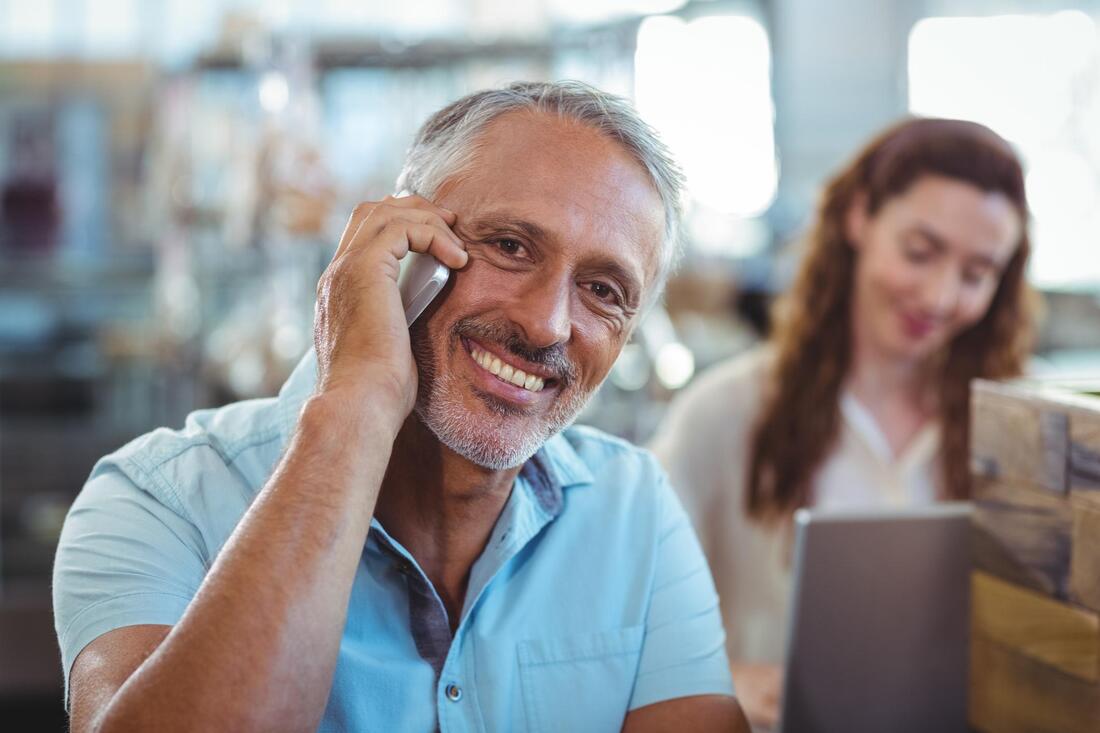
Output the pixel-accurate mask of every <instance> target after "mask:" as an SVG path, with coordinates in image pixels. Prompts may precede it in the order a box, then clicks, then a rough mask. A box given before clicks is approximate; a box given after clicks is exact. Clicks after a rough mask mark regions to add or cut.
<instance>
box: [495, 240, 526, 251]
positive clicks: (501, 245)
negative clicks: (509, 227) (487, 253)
mask: <svg viewBox="0 0 1100 733" xmlns="http://www.w3.org/2000/svg"><path fill="white" fill-rule="evenodd" d="M496 245H497V249H499V250H500V251H501V252H503V253H504V254H506V255H517V254H519V253H520V252H521V251H522V250H523V245H522V244H520V243H519V242H518V241H516V240H515V239H498V240H497V241H496Z"/></svg>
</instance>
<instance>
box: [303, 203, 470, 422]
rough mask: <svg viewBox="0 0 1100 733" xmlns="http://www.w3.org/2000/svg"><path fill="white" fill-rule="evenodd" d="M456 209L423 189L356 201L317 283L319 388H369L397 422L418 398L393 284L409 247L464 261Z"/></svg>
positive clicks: (453, 262) (455, 263)
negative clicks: (456, 230)
mask: <svg viewBox="0 0 1100 733" xmlns="http://www.w3.org/2000/svg"><path fill="white" fill-rule="evenodd" d="M454 223H455V215H454V213H453V212H450V211H448V210H446V209H443V208H440V207H438V206H436V205H434V204H432V203H431V202H430V201H428V200H426V199H424V198H421V197H420V196H404V197H401V198H394V197H386V198H385V199H383V200H382V201H366V202H363V203H361V204H359V205H358V206H356V207H355V211H354V212H353V213H352V215H351V219H350V220H349V221H348V225H347V227H346V228H345V229H344V234H343V236H341V238H340V246H339V247H338V248H337V250H336V254H335V255H334V256H333V258H332V262H331V263H330V264H329V266H328V268H327V269H326V270H325V272H324V274H323V275H322V276H321V280H320V282H319V283H318V285H317V315H316V319H315V322H314V343H315V345H316V347H317V372H318V381H317V392H318V394H325V393H334V392H339V393H345V394H350V395H352V399H355V398H356V397H358V396H360V395H364V394H368V393H369V394H370V396H371V404H372V405H375V406H383V405H384V406H385V407H392V409H393V410H394V411H395V412H396V413H397V414H395V415H393V418H394V419H396V420H397V421H398V422H399V423H400V422H402V421H404V419H405V417H407V416H408V414H409V412H411V411H412V407H413V404H414V403H415V401H416V383H417V379H416V364H415V363H414V362H413V358H412V352H411V349H410V346H409V331H408V327H407V326H406V325H405V311H404V308H403V307H402V305H401V296H400V293H399V292H398V289H397V275H398V273H399V271H400V260H401V258H403V257H404V256H405V255H406V254H407V253H408V252H409V250H413V251H416V252H425V253H428V254H431V255H432V256H434V257H435V258H436V259H437V260H439V261H440V262H442V263H443V264H444V265H446V266H447V267H450V268H452V269H459V268H462V267H464V266H465V265H466V261H467V255H466V246H465V244H464V243H463V242H462V240H461V239H459V238H458V237H457V236H456V235H455V234H454V232H452V231H451V228H450V227H451V226H452V225H453V224H454Z"/></svg>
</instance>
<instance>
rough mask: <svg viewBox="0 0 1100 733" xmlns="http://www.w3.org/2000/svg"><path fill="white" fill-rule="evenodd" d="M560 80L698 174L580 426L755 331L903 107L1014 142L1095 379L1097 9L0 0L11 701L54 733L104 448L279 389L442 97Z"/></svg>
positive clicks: (0, 323) (670, 382)
mask: <svg viewBox="0 0 1100 733" xmlns="http://www.w3.org/2000/svg"><path fill="white" fill-rule="evenodd" d="M561 78H574V79H581V80H584V81H587V82H590V83H592V84H595V85H597V86H600V87H602V88H604V89H606V90H609V91H613V92H617V93H619V94H623V95H626V96H628V97H631V98H632V99H634V100H635V102H636V104H637V105H638V107H639V108H640V110H641V111H642V113H643V115H645V116H646V117H647V118H648V119H649V121H650V122H651V123H653V124H654V126H656V127H657V128H658V129H659V130H660V132H661V133H662V134H663V136H664V137H665V139H666V141H667V142H668V143H670V145H671V147H672V148H673V150H674V152H675V153H676V155H677V156H678V158H679V159H680V161H681V162H682V164H683V166H684V168H685V170H686V172H687V176H688V182H689V194H690V201H689V205H688V227H687V250H686V254H685V258H684V261H683V266H682V267H681V269H680V272H679V274H678V275H677V276H676V277H675V278H674V279H673V280H672V282H671V283H670V286H669V291H668V295H667V297H666V300H665V304H664V307H662V308H657V309H655V310H654V311H653V313H652V314H651V315H650V317H649V318H648V320H647V322H646V323H645V325H644V327H643V328H642V329H640V330H639V332H638V334H637V336H636V337H635V339H634V341H633V342H632V343H631V344H629V345H628V347H627V348H626V349H625V350H624V352H623V354H622V357H621V358H620V360H619V362H618V363H617V364H616V366H615V369H614V371H613V373H612V375H611V377H610V379H609V380H608V383H607V384H606V385H605V387H604V388H603V390H602V391H601V393H600V394H599V396H598V398H597V401H596V403H595V405H594V406H593V407H592V408H591V409H590V410H589V411H588V412H587V413H586V415H585V416H584V418H583V420H584V421H586V422H590V423H593V424H596V425H599V426H600V427H603V428H605V429H607V430H610V431H612V432H615V433H617V434H620V435H623V436H626V437H628V438H632V439H636V440H642V439H644V438H646V437H648V435H649V434H650V432H651V431H652V429H653V426H654V425H655V423H656V421H657V420H658V419H659V418H660V415H661V413H662V411H663V409H664V406H665V405H666V404H667V401H668V399H669V398H670V397H671V395H672V394H673V393H674V392H675V391H676V390H677V389H679V388H681V387H682V386H683V385H685V384H686V383H687V382H689V381H690V380H691V378H692V377H693V376H694V375H695V374H696V373H698V372H699V371H700V370H702V369H705V368H706V367H707V366H708V365H709V364H712V363H713V362H715V361H717V360H718V359H720V358H723V357H725V356H728V355H730V354H732V353H735V352H736V351H739V350H742V349H744V348H746V347H747V346H749V345H751V344H752V343H753V342H754V341H756V340H758V339H759V338H760V336H761V335H762V334H763V333H765V332H766V330H767V325H768V324H767V308H768V304H769V302H770V300H771V299H772V297H773V295H774V294H775V293H777V292H778V291H780V290H782V289H783V288H784V287H785V285H786V284H787V283H788V282H789V279H790V277H791V274H792V271H793V268H794V266H795V264H796V263H797V258H798V248H797V239H798V235H799V234H800V232H801V230H802V227H803V226H804V225H805V223H806V221H807V219H808V216H809V214H810V212H811V209H812V206H813V204H814V199H815V195H816V192H817V191H818V189H819V186H820V184H821V183H822V181H823V179H824V177H825V176H827V175H828V174H829V173H830V172H831V171H832V170H833V169H834V168H835V167H836V166H838V165H839V164H840V163H841V162H842V161H843V160H845V159H846V158H847V156H849V155H850V154H851V153H852V152H853V151H854V150H855V149H856V147H857V146H859V145H860V144H861V143H862V141H863V140H864V139H865V138H866V137H867V136H868V135H869V134H871V133H872V132H874V131H875V130H877V129H878V128H880V127H882V126H884V125H886V124H887V123H889V122H891V121H893V120H894V119H896V118H897V117H899V116H901V115H904V114H906V113H918V114H929V115H941V116H951V117H963V118H968V119H974V120H977V121H980V122H983V123H985V124H988V125H989V126H991V127H992V128H994V129H995V130H997V131H998V132H1000V133H1001V134H1002V135H1004V136H1005V137H1007V138H1008V139H1009V140H1011V141H1012V142H1013V143H1014V144H1015V145H1016V146H1017V148H1018V150H1019V151H1020V152H1021V154H1022V156H1023V158H1024V160H1025V163H1026V167H1027V185H1028V195H1029V197H1030V199H1031V202H1032V206H1033V213H1034V222H1033V226H1034V232H1035V243H1036V244H1035V255H1034V260H1033V262H1032V267H1031V277H1032V279H1033V281H1034V283H1035V284H1036V285H1038V286H1039V287H1040V288H1041V289H1042V290H1043V291H1044V294H1045V297H1046V303H1047V308H1046V320H1045V323H1044V326H1043V330H1042V338H1041V340H1040V348H1039V351H1038V353H1037V354H1036V358H1035V368H1036V369H1037V370H1045V371H1055V372H1063V373H1067V374H1070V373H1072V375H1074V376H1076V375H1081V374H1087V373H1092V374H1096V373H1097V372H1100V205H1098V204H1100V0H1095V1H1093V2H1075V3H1069V2H1059V1H1056V0H1050V1H1044V0H1032V1H1027V0H951V2H948V1H947V0H831V1H830V2H821V1H820V0H710V1H706V0H688V1H687V2H683V1H680V0H403V2H399V3H371V2H363V1H362V0H310V1H309V2H302V1H299V0H281V1H280V0H269V1H266V2H259V1H258V0H206V1H200V0H0V720H3V721H26V722H25V726H26V727H21V728H18V729H19V730H24V729H25V730H60V729H63V726H64V716H63V712H62V708H61V699H62V693H61V687H60V685H61V682H60V680H61V677H60V668H59V667H60V665H59V661H58V653H57V650H56V643H55V641H54V637H53V629H52V619H51V615H50V607H49V583H50V568H51V564H52V559H53V553H54V547H55V543H56V539H57V535H58V532H59V529H60V526H61V523H62V520H63V518H64V515H65V512H66V510H67V508H68V506H69V504H70V503H71V501H72V499H73V497H74V496H75V494H76V492H77V491H79V489H80V487H81V485H82V483H83V481H84V479H85V478H86V476H87V474H88V472H89V470H90V469H91V467H92V465H93V463H94V462H95V460H96V459H97V458H98V457H99V456H101V455H103V454H104V453H107V452H109V451H111V450H113V449H114V448H116V447H118V446H120V445H122V444H123V443H125V442H127V441H128V440H130V439H131V438H133V437H135V436H136V435H138V434H140V433H142V432H145V431H147V430H149V429H151V428H154V427H156V426H159V425H170V426H179V425H181V424H182V421H183V418H184V416H185V415H186V414H187V412H189V411H190V410H192V409H195V408H198V407H206V406H213V405H218V404H223V403H225V402H228V401H232V400H237V399H241V398H248V397H256V396H263V395H270V394H273V393H274V392H275V391H276V390H277V388H278V386H279V385H280V384H281V382H282V380H283V379H284V377H285V376H286V375H287V374H288V372H289V370H290V369H291V367H292V366H293V365H294V363H295V362H296V361H297V359H298V358H299V357H300V355H301V354H302V353H303V352H304V351H305V349H307V348H308V347H309V345H310V343H311V336H310V328H311V321H312V303H313V293H314V284H315V282H316V279H317V276H318V275H319V274H320V272H321V270H322V269H323V268H324V266H325V264H326V262H327V260H328V258H329V256H330V255H331V253H332V252H333V250H334V249H335V243H336V241H337V239H338V237H339V233H340V231H341V229H342V228H343V225H344V223H345V221H346V218H347V216H348V214H349V212H350V210H351V208H352V206H354V204H355V203H356V202H358V201H360V200H363V199H367V198H377V197H381V196H384V195H386V194H387V193H391V192H392V187H393V182H394V179H395V176H396V174H397V171H398V169H399V167H400V163H401V159H402V156H403V154H404V151H405V148H406V147H407V146H408V144H409V142H410V141H411V138H412V135H413V133H414V131H415V129H416V128H417V126H418V125H419V124H420V123H421V122H422V121H423V119H424V118H425V117H426V115H428V114H429V113H430V112H432V111H434V110H435V109H437V108H439V107H440V106H442V105H443V104H445V103H446V102H448V101H451V100H453V99H455V98H456V97H458V96H460V95H462V94H465V93H467V92H470V91H473V90H476V89H479V88H482V87H485V86H493V85H499V84H502V83H506V82H508V81H512V80H516V79H561ZM9 730H13V728H9Z"/></svg>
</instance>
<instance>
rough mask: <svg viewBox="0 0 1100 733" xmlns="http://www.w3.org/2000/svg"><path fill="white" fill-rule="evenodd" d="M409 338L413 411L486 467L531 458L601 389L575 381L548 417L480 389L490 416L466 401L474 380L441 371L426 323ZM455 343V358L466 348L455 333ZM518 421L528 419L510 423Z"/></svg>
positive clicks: (496, 467) (447, 443)
mask: <svg viewBox="0 0 1100 733" xmlns="http://www.w3.org/2000/svg"><path fill="white" fill-rule="evenodd" d="M409 338H410V341H411V342H412V349H413V357H414V359H415V361H416V364H417V370H418V385H417V393H416V405H415V407H414V408H413V411H414V412H415V414H416V416H417V417H418V418H419V419H420V421H421V422H422V423H423V424H424V425H425V426H426V427H427V428H428V429H429V430H431V431H432V434H433V435H435V437H436V438H437V439H439V441H440V442H441V443H443V445H445V446H447V447H448V448H450V449H451V450H452V451H454V452H455V453H457V454H459V455H460V456H462V457H464V458H466V459H467V460H468V461H470V462H472V463H474V464H476V465H478V466H482V467H484V468H488V469H492V470H497V471H499V470H503V469H507V468H513V467H515V466H519V465H521V464H523V463H525V462H526V461H527V460H528V459H529V458H530V457H531V456H533V455H534V454H535V453H536V452H537V451H538V449H539V448H540V447H542V444H543V443H545V442H546V441H547V440H549V439H550V438H552V437H553V436H554V435H556V434H557V433H559V432H560V431H562V430H564V429H565V428H566V427H568V426H569V425H570V424H571V423H572V422H573V420H575V419H576V417H577V415H578V414H579V413H580V411H581V410H582V409H583V408H584V406H585V404H587V402H588V400H589V398H590V397H591V396H592V392H594V391H595V390H592V391H588V392H585V391H583V390H581V389H580V388H579V387H578V386H577V385H576V384H571V385H569V386H568V387H566V388H565V390H564V393H563V394H559V395H558V397H557V399H556V400H555V402H554V403H553V405H552V407H551V410H550V412H549V414H548V415H547V416H546V417H525V416H524V414H523V410H522V408H518V407H516V406H513V405H511V404H510V403H508V402H505V401H503V400H499V399H498V398H496V397H494V396H493V395H489V394H485V393H482V392H479V391H476V390H475V392H474V396H475V397H476V398H477V399H478V400H480V401H481V402H482V403H483V404H484V405H485V406H486V407H487V408H488V410H489V412H490V413H491V417H490V418H489V420H488V422H487V421H486V419H484V418H477V417H474V416H473V415H472V414H470V411H469V410H468V409H467V408H466V407H464V406H463V405H462V401H461V399H459V395H460V393H461V390H464V389H469V386H468V385H463V384H461V383H460V382H459V380H457V379H456V378H455V376H454V373H453V372H450V371H448V372H446V373H445V374H444V375H443V376H442V377H440V376H439V370H438V363H439V362H438V356H437V354H436V353H435V350H434V349H433V348H432V346H431V344H430V341H429V339H428V334H427V331H426V328H425V327H424V326H423V325H422V324H413V327H412V330H411V331H410V333H409ZM450 343H451V348H450V351H451V352H452V353H451V354H449V355H448V356H449V358H451V359H454V358H460V356H459V354H457V353H454V352H455V351H456V350H457V349H461V348H462V346H461V342H460V341H459V340H458V339H457V338H455V339H454V340H453V341H451V342H450ZM456 343H457V344H458V346H457V348H456V346H455V344H456ZM513 421H516V422H518V421H526V422H527V423H528V424H527V425H525V426H523V427H520V426H518V425H510V424H509V423H510V422H513ZM531 423H533V424H531Z"/></svg>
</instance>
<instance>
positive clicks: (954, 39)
mask: <svg viewBox="0 0 1100 733" xmlns="http://www.w3.org/2000/svg"><path fill="white" fill-rule="evenodd" d="M909 107H910V109H911V110H912V111H913V112H914V113H916V114H921V115H931V116H940V117H958V118H963V119H969V120H974V121H976V122H981V123H983V124H985V125H988V126H989V127H991V128H993V129H994V130H996V131H997V132H998V133H1000V134H1001V135H1003V136H1004V137H1006V138H1007V139H1008V140H1010V141H1011V142H1012V143H1013V144H1014V145H1015V146H1016V147H1017V150H1018V151H1019V152H1020V155H1021V157H1022V159H1023V162H1024V166H1025V170H1026V172H1027V192H1028V199H1029V203H1030V205H1031V211H1032V215H1033V222H1032V225H1033V228H1032V233H1033V238H1034V252H1033V255H1032V262H1031V277H1032V279H1033V280H1034V281H1035V282H1036V283H1037V284H1038V285H1040V286H1042V287H1047V288H1085V287H1095V286H1097V285H1100V257H1097V256H1096V254H1095V252H1096V243H1097V242H1098V241H1100V205H1098V204H1100V180H1098V178H1100V43H1098V37H1097V28H1096V24H1095V23H1094V22H1093V20H1092V18H1090V17H1089V16H1088V15H1086V14H1084V13H1082V12H1078V11H1067V12H1060V13H1054V14H1049V15H1004V16H990V17H981V18H964V17H941V18H926V19H924V20H922V21H920V22H919V23H917V24H916V25H915V26H914V27H913V30H912V32H911V33H910V36H909Z"/></svg>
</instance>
